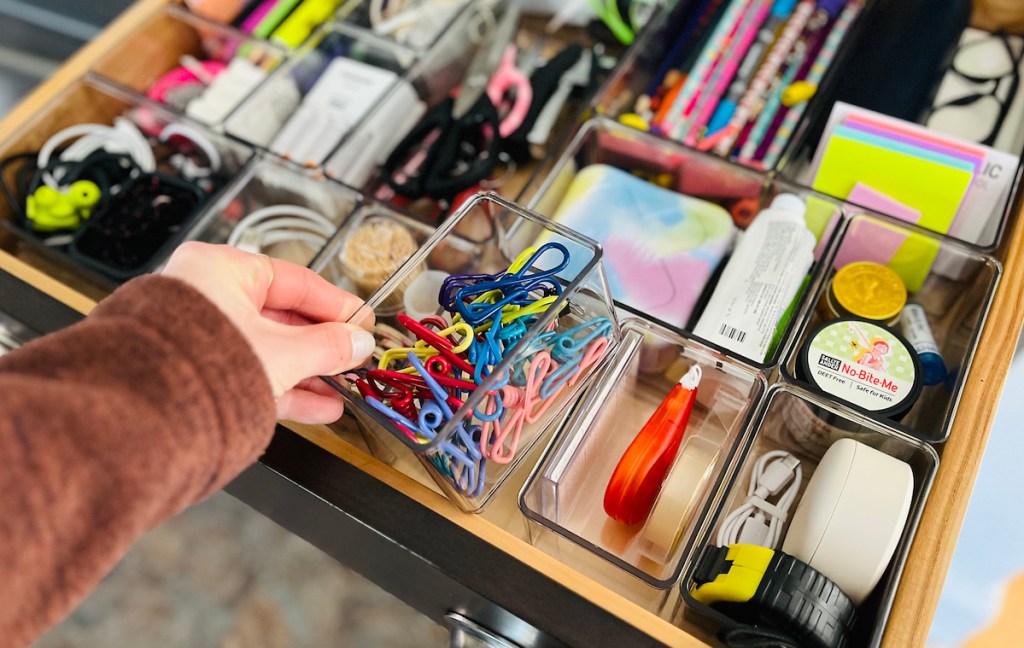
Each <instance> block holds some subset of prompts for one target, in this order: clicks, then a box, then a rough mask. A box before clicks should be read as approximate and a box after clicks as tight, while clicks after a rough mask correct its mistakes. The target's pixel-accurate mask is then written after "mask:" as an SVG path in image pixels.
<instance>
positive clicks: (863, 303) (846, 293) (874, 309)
mask: <svg viewBox="0 0 1024 648" xmlns="http://www.w3.org/2000/svg"><path fill="white" fill-rule="evenodd" d="M832 295H833V297H834V298H835V301H836V303H837V304H838V306H839V307H840V308H842V309H843V310H845V311H846V312H848V313H850V314H851V315H854V316H856V317H862V318H864V319H867V320H873V321H876V322H890V321H892V320H895V319H896V317H897V316H898V315H899V314H900V311H902V310H903V307H904V306H905V305H906V303H907V287H906V286H905V285H904V284H903V280H902V279H900V276H899V275H898V274H896V273H895V272H893V271H892V270H890V269H889V268H887V267H885V266H884V265H879V264H877V263H873V262H871V261H857V262H855V263H851V264H849V265H847V266H844V267H842V268H840V269H839V271H838V272H836V276H835V277H833V279H832Z"/></svg>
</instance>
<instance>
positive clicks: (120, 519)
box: [0, 277, 274, 645]
mask: <svg viewBox="0 0 1024 648" xmlns="http://www.w3.org/2000/svg"><path fill="white" fill-rule="evenodd" d="M273 422H274V402H273V399H272V397H271V393H270V386H269V383H268V382H267V379H266V377H265V375H264V373H263V370H262V367H261V365H260V363H259V361H258V360H257V358H256V356H255V355H254V354H253V352H252V350H251V349H250V348H249V347H248V345H247V344H246V342H245V341H244V339H243V338H242V336H241V335H240V334H239V333H238V332H237V331H236V330H235V329H234V328H233V327H232V325H231V324H230V323H229V322H228V321H227V319H226V318H225V317H224V316H223V315H221V314H220V312H219V311H217V309H216V307H215V306H213V305H212V304H211V303H209V302H208V301H206V300H205V299H204V298H202V297H201V296H200V295H199V294H198V293H196V292H195V291H193V290H192V289H191V288H189V287H187V286H185V285H184V284H182V283H180V282H177V281H173V280H170V279H166V278H159V277H148V278H146V279H144V280H141V281H136V282H133V283H132V284H129V285H127V286H126V287H125V288H122V289H121V290H120V291H119V292H118V293H116V294H115V295H114V296H113V297H111V298H110V299H109V300H107V301H105V302H104V303H102V304H100V306H98V307H97V309H96V311H95V312H94V314H93V315H91V316H90V317H89V318H87V319H86V320H85V321H83V322H82V323H80V324H78V325H76V326H74V327H71V328H70V329H67V330H65V331H62V332H60V333H58V334H56V335H54V336H49V337H47V338H44V339H41V340H39V341H37V342H35V343H32V344H30V345H28V346H26V347H25V348H24V349H21V350H19V351H17V352H14V353H12V354H9V355H8V356H5V357H4V358H3V359H0V457H3V458H4V466H3V468H2V469H0V511H3V514H2V517H0V573H2V574H4V581H3V585H0V588H2V590H3V591H4V596H3V597H2V598H3V599H4V600H5V603H6V604H5V605H4V606H2V607H0V637H3V638H4V639H0V644H2V643H4V642H6V641H8V640H10V641H11V645H23V644H25V643H27V642H29V641H31V640H33V639H35V638H36V637H37V636H38V634H39V633H41V632H42V631H43V630H45V629H46V628H48V627H49V626H50V625H52V624H53V623H54V622H55V621H56V620H58V619H59V618H61V617H63V616H64V615H65V614H66V613H67V612H68V611H69V610H70V609H71V608H72V607H73V606H74V605H76V604H77V603H78V602H79V601H80V600H81V599H82V598H83V597H84V596H85V594H87V593H88V591H89V590H90V589H91V588H92V587H94V586H95V585H96V583H98V582H99V580H101V579H102V577H103V576H104V575H105V574H106V573H107V572H108V571H109V570H110V569H111V568H112V567H113V565H114V564H115V563H116V562H117V561H118V560H119V559H120V557H121V556H122V555H123V554H124V552H125V551H126V550H127V548H128V546H129V545H130V544H131V543H132V542H133V541H134V540H135V539H136V538H137V537H138V536H139V535H140V534H141V533H142V532H144V531H146V530H147V529H149V528H151V527H153V526H155V525H156V524H158V523H159V522H160V521H162V520H163V519H165V518H167V517H169V516H171V515H173V514H175V513H177V512H178V511H180V510H182V509H183V508H185V507H186V506H188V505H189V504H191V503H193V502H195V501H197V500H199V499H202V498H203V497H205V496H207V495H209V494H210V493H212V492H214V491H215V490H216V489H218V488H220V487H221V486H222V485H224V483H226V482H227V481H229V480H230V479H231V478H232V477H234V476H235V475H236V474H237V473H238V472H240V471H241V470H242V469H243V468H244V467H245V466H246V465H248V464H249V463H251V462H252V461H254V460H255V459H256V458H257V457H258V456H259V454H260V452H261V451H262V450H263V448H265V447H266V444H267V443H268V441H269V438H270V435H271V434H272V431H273Z"/></svg>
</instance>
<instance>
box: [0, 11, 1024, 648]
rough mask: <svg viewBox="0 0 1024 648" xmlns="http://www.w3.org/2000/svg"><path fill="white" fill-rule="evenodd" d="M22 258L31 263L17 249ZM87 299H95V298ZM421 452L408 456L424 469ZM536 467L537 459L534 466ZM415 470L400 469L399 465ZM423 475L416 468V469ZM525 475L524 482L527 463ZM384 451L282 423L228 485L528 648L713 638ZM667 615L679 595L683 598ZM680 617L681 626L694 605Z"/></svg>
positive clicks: (64, 82) (432, 608) (16, 266)
mask: <svg viewBox="0 0 1024 648" xmlns="http://www.w3.org/2000/svg"><path fill="white" fill-rule="evenodd" d="M166 4H168V0H139V1H138V2H137V3H136V4H135V5H134V6H133V7H132V8H131V9H129V10H128V11H127V12H126V13H125V14H124V15H123V16H122V17H121V18H120V19H118V20H117V21H116V22H115V23H114V24H112V25H111V26H110V27H109V28H108V29H107V30H106V31H105V32H104V33H103V34H102V35H101V36H100V37H98V38H97V39H95V40H94V41H93V42H92V43H90V44H89V45H88V46H86V47H85V48H84V49H83V50H82V51H81V52H80V53H79V54H78V55H76V56H75V57H74V58H73V59H71V60H70V61H69V62H68V63H67V64H66V65H65V66H64V67H63V68H61V70H60V71H59V72H58V73H57V74H55V75H54V76H53V77H52V78H50V79H49V80H48V81H46V82H45V83H44V84H43V85H42V86H40V87H39V88H38V89H37V90H36V91H35V92H34V93H33V94H32V95H31V96H30V97H29V98H27V99H26V100H25V101H24V102H23V103H22V104H21V105H19V106H18V107H17V108H16V109H15V110H14V111H13V112H11V113H10V114H9V115H8V116H7V117H6V118H5V119H4V120H3V121H2V122H0V142H3V141H6V140H8V139H10V138H13V137H22V136H24V135H25V133H24V132H23V127H24V125H26V124H28V123H29V122H30V121H31V120H32V118H33V116H34V115H35V114H36V113H37V112H38V111H39V110H40V108H41V107H42V106H44V105H46V104H47V103H48V102H49V101H50V100H51V99H52V98H53V97H55V96H57V95H58V94H60V93H61V92H62V91H63V90H64V89H66V88H67V87H68V86H69V85H71V84H72V83H74V82H75V81H77V80H79V79H80V78H82V77H83V76H85V75H86V74H87V73H88V71H89V70H90V69H91V68H92V67H93V66H94V65H95V64H96V62H97V61H99V60H100V59H101V58H102V57H103V55H104V54H105V53H106V52H107V51H109V50H110V48H111V46H112V45H113V44H114V43H117V42H120V41H122V40H124V39H126V38H127V37H128V36H129V35H131V34H132V33H134V31H135V30H136V29H137V28H138V27H139V26H140V25H142V24H143V23H145V22H146V21H147V20H149V19H150V18H151V17H152V16H153V15H154V14H155V13H156V12H159V11H162V10H163V8H164V7H165V5H166ZM1020 211H1021V205H1020V202H1019V200H1018V202H1017V204H1016V205H1015V206H1014V209H1013V216H1012V218H1011V220H1010V224H1009V226H1008V229H1007V235H1006V237H1005V239H1004V242H1003V244H1002V246H1001V247H1000V248H999V249H998V250H997V252H996V256H997V257H998V258H999V259H1000V260H1001V261H1002V262H1003V263H1004V264H1005V267H1004V275H1003V280H1002V282H1001V284H1000V285H999V287H998V290H997V293H996V296H995V299H994V302H993V305H992V309H991V312H990V315H989V317H988V320H987V324H986V326H985V329H984V332H983V334H982V336H981V341H980V346H979V347H978V352H977V355H976V359H975V361H974V363H973V365H972V367H971V372H970V376H969V378H968V381H967V384H966V388H965V391H964V394H963V398H962V401H961V404H960V407H959V411H958V412H957V415H956V418H955V421H954V424H953V428H952V433H951V436H950V439H949V441H948V442H947V443H946V444H945V445H944V447H942V448H941V454H942V461H941V464H940V467H939V470H938V474H937V478H936V481H935V484H934V487H933V489H932V493H931V496H930V498H929V500H928V503H927V506H926V508H925V511H924V516H923V519H922V521H921V524H920V527H919V530H918V532H917V536H916V538H915V540H914V544H913V547H912V549H911V552H910V557H909V561H908V563H907V566H906V570H905V572H904V574H903V577H902V580H901V582H900V586H899V590H898V594H897V597H896V602H895V607H894V608H893V611H892V616H891V618H890V622H889V624H888V628H887V631H886V634H885V638H884V641H883V644H884V645H886V646H897V647H901V648H902V647H904V646H920V645H924V643H925V640H926V637H927V634H928V629H929V627H930V624H931V619H932V616H933V614H934V612H935V609H936V606H937V603H938V599H939V594H940V592H941V590H942V585H943V581H944V578H945V573H946V570H947V569H948V567H949V564H950V561H951V559H952V554H953V549H954V546H955V541H956V537H957V535H958V530H959V528H960V525H961V523H962V521H963V516H964V513H965V510H966V506H967V502H968V498H969V495H970V491H971V487H972V485H973V483H974V480H975V477H976V475H977V472H978V469H979V465H980V461H981V457H982V454H983V452H984V448H985V443H986V441H987V438H988V434H989V429H990V426H991V423H992V420H993V417H994V415H995V411H996V407H997V404H998V400H999V399H998V394H999V393H1000V392H1001V390H1002V387H1003V382H1004V380H1005V377H1006V373H1007V370H1008V367H1009V363H1010V360H1011V357H1012V353H1010V350H1012V349H1013V348H1014V347H1015V345H1016V342H1017V337H1018V333H1019V331H1020V330H1021V325H1022V322H1024V297H1022V296H1021V295H1022V294H1024V266H1022V263H1024V259H1022V256H1024V220H1022V219H1021V218H1020V217H1019V216H1020ZM0 245H2V246H4V247H5V248H7V249H9V250H10V251H11V252H12V253H13V254H6V253H0V269H2V270H5V271H7V272H8V273H11V274H12V275H14V276H16V277H18V278H20V279H21V280H22V281H23V282H25V283H27V284H29V285H31V286H33V287H34V288H36V289H37V290H38V291H39V292H41V293H43V294H45V295H48V296H49V297H51V298H52V299H55V300H57V301H58V302H60V303H62V304H64V305H66V306H67V307H69V308H70V309H73V310H75V311H77V312H80V313H86V312H88V310H89V309H90V308H91V307H92V305H93V304H94V301H93V299H94V298H95V297H97V296H98V293H97V292H96V291H95V290H93V289H91V288H90V286H88V285H79V284H78V283H77V282H76V278H75V276H74V275H73V274H69V273H67V272H61V271H59V269H55V268H53V267H52V266H48V265H47V264H46V261H45V259H44V258H39V257H36V256H32V255H30V254H28V253H27V252H26V251H25V250H23V249H21V248H20V247H19V246H17V245H16V244H15V242H12V241H3V240H0ZM19 255H21V256H22V258H18V256H19ZM83 292H85V293H86V294H87V295H88V296H85V295H83ZM411 463H412V460H411V459H410V464H411ZM526 463H529V462H526ZM399 467H401V466H399ZM414 470H415V468H412V469H410V470H409V472H414ZM520 472H521V473H523V474H521V475H519V482H520V483H521V482H522V480H523V479H525V476H526V475H525V471H520ZM428 483H429V478H426V477H424V479H423V480H417V479H415V478H413V477H410V476H408V475H407V474H405V471H404V470H403V471H400V470H398V469H397V468H396V467H393V466H389V465H386V464H384V463H382V462H381V461H379V460H377V459H375V458H373V457H372V456H371V455H370V454H369V453H368V452H367V451H366V450H365V448H363V447H361V444H360V441H359V438H358V436H355V435H344V434H343V435H338V434H336V433H335V432H333V431H331V430H328V429H327V428H319V427H300V426H292V427H291V428H284V427H282V428H279V430H278V434H277V436H276V438H275V440H274V442H273V443H272V445H271V446H270V448H269V450H268V452H267V454H266V456H265V457H264V458H263V459H262V460H261V462H260V464H259V465H257V466H255V467H253V468H252V469H250V470H249V471H248V472H247V473H245V474H244V475H243V476H242V477H241V478H239V480H238V481H236V482H235V483H234V484H233V485H232V486H231V487H230V488H229V490H230V491H231V492H233V493H234V494H236V495H237V496H238V497H240V498H242V499H243V500H245V501H246V502H248V503H250V504H251V505H252V506H253V507H254V508H256V509H257V510H260V511H261V512H263V513H265V514H266V515H268V516H269V517H271V518H273V519H275V520H277V521H278V522H279V523H281V524H282V525H284V526H286V527H288V528H290V529H292V530H293V531H295V532H296V533H298V534H299V535H302V536H303V537H306V538H307V539H309V540H310V541H311V542H313V543H314V544H316V545H317V546H319V547H321V548H323V549H324V550H325V551H328V552H329V553H331V554H332V555H334V556H335V557H337V558H338V559H339V560H340V561H342V562H344V563H346V564H349V565H351V566H353V567H354V568H355V569H357V570H358V571H360V572H362V573H363V574H364V575H366V576H368V577H369V578H371V579H372V580H375V581H376V582H378V583H379V584H381V585H382V586H383V587H385V588H386V589H389V590H391V591H393V592H395V593H396V594H398V595H399V596H400V597H402V598H404V599H405V600H407V601H408V602H410V603H411V604H412V605H413V606H414V607H417V608H418V609H420V610H421V611H423V612H425V613H427V614H429V615H431V616H432V617H433V618H435V619H436V620H438V621H441V617H442V616H443V614H444V613H445V612H446V611H448V610H455V611H457V612H459V613H461V614H463V615H465V616H467V617H469V618H470V619H473V620H475V621H477V622H478V623H480V624H481V625H483V626H485V627H491V628H493V629H495V630H496V631H498V632H499V633H500V634H502V635H503V636H505V637H507V638H508V639H510V640H512V641H515V642H516V643H520V644H522V645H581V646H587V645H620V646H625V645H629V646H633V645H646V644H659V643H661V644H667V645H673V646H691V645H703V644H704V643H705V642H708V641H712V639H713V638H712V637H710V636H709V635H708V634H707V633H706V632H705V631H704V630H702V629H700V628H697V627H694V626H692V625H683V626H682V627H678V626H677V625H675V624H673V623H672V622H670V621H669V620H667V619H666V618H663V617H662V616H659V615H658V614H655V613H653V612H650V611H648V610H647V609H645V607H643V606H641V605H639V604H637V603H635V602H632V601H630V600H629V598H628V597H627V596H624V595H623V594H622V593H621V592H623V587H625V588H626V589H627V590H628V587H629V586H628V585H625V586H621V585H620V586H617V587H614V588H613V587H610V586H607V585H604V584H602V583H601V582H599V580H600V579H595V578H592V577H591V576H588V575H587V574H586V573H582V572H581V571H579V570H577V569H574V568H573V567H570V566H569V565H566V564H564V563H563V562H561V561H559V560H558V559H557V558H555V557H553V556H551V555H548V554H547V553H544V552H542V551H540V550H539V549H537V548H535V547H534V546H532V545H531V544H530V542H529V539H528V538H529V535H528V531H527V529H526V522H525V519H523V517H522V515H521V514H520V512H519V510H518V507H517V504H516V496H517V492H518V488H517V487H516V485H515V484H508V485H506V487H505V488H504V489H503V490H504V492H503V493H502V495H500V496H499V497H498V498H497V500H496V502H495V503H494V504H493V505H492V506H491V507H489V508H488V509H487V510H486V511H485V512H484V513H483V514H481V515H472V514H466V513H462V512H461V511H459V510H458V509H457V508H456V507H455V506H454V505H453V504H451V503H450V502H449V501H448V500H447V499H445V498H444V496H442V495H441V494H440V493H439V492H437V491H436V490H435V489H434V488H433V487H432V486H430V485H428ZM666 605H667V608H666V609H668V610H670V611H671V610H672V608H673V607H674V602H672V601H669V602H668V603H667V604H666ZM665 616H672V617H674V618H677V619H681V618H682V617H681V615H680V614H675V615H672V614H670V613H666V614H665Z"/></svg>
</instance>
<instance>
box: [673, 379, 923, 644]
mask: <svg viewBox="0 0 1024 648" xmlns="http://www.w3.org/2000/svg"><path fill="white" fill-rule="evenodd" d="M840 439H853V440H855V441H859V442H860V443H863V444H865V445H867V446H869V447H871V448H874V449H876V450H879V451H881V452H882V453H884V454H886V455H889V456H890V457H894V458H896V459H899V460H901V461H903V462H905V463H907V464H908V465H909V466H910V469H911V473H912V475H913V489H912V493H911V501H910V506H909V512H908V514H907V519H906V523H905V525H904V527H903V530H902V533H901V534H900V535H899V541H898V543H897V545H896V548H895V550H894V552H893V555H892V558H891V559H890V560H889V563H888V566H887V567H886V568H885V571H884V573H883V575H882V577H881V579H880V580H879V582H878V584H877V585H876V586H875V587H874V589H873V590H872V592H871V594H870V596H868V597H867V598H866V599H865V600H864V601H863V602H862V603H861V604H860V605H858V606H857V610H856V614H855V617H854V626H853V632H852V635H851V636H850V637H849V640H848V641H847V643H846V645H848V646H868V645H871V646H875V645H878V644H879V642H880V641H881V638H882V633H883V632H884V630H885V624H886V619H887V618H888V615H889V611H890V609H891V608H892V603H893V599H894V598H895V596H896V588H897V587H898V585H899V581H900V577H901V575H902V572H903V567H904V564H905V563H906V560H907V554H908V552H909V551H910V545H911V543H912V542H913V539H914V534H915V532H916V531H917V526H918V523H919V522H920V519H921V514H922V512H923V510H924V505H925V501H926V500H927V498H928V493H929V491H930V490H931V486H932V482H933V480H934V477H935V472H936V470H937V469H938V464H939V457H938V455H937V454H936V452H935V450H933V449H932V448H931V447H930V446H929V445H927V444H925V443H922V442H921V441H918V440H916V439H913V438H911V437H908V436H906V435H904V434H901V433H899V432H897V431H895V430H893V429H891V428H889V427H886V426H884V425H882V424H880V423H878V422H877V421H874V420H872V419H869V418H866V417H864V416H861V415H860V414H858V413H856V412H853V411H852V410H849V409H846V408H844V407H843V406H841V405H836V404H835V403H834V402H832V401H829V400H826V399H824V398H821V397H819V396H817V395H815V394H812V393H810V392H808V391H806V390H803V389H801V388H800V387H797V386H793V385H789V384H778V385H775V386H773V387H772V388H771V389H769V390H768V396H767V399H766V401H765V404H764V406H763V408H762V409H761V410H760V411H759V412H758V414H757V416H756V418H755V421H754V424H753V427H752V433H751V434H749V435H746V437H745V440H744V441H743V443H742V444H741V447H740V448H739V449H738V450H737V453H736V457H735V460H734V461H733V463H732V468H731V470H730V472H729V473H728V475H727V478H726V479H725V480H724V486H723V488H722V490H721V492H720V493H719V494H718V496H716V498H715V504H714V505H713V507H712V511H711V513H710V516H709V519H708V523H707V524H706V525H705V528H704V530H703V531H702V532H701V534H700V535H699V536H698V537H697V541H696V543H695V544H694V546H693V547H692V551H691V553H690V555H689V556H688V558H687V560H688V562H687V565H688V566H687V569H686V570H685V571H684V573H683V577H682V580H681V582H680V587H681V589H682V595H683V602H684V604H683V605H682V606H681V610H679V611H677V620H678V621H685V622H693V623H696V624H697V625H700V626H703V627H709V628H710V629H712V630H717V629H719V628H722V627H728V626H731V625H735V623H736V622H735V621H734V620H733V619H731V618H730V617H729V616H727V615H726V614H723V613H722V612H721V611H719V610H715V609H713V608H711V607H709V606H707V605H704V604H702V603H699V602H698V601H696V600H695V599H694V598H693V596H692V594H691V593H690V588H691V586H692V585H693V584H694V582H693V577H694V572H695V571H696V568H697V558H698V556H699V554H700V552H701V550H702V549H703V548H704V547H705V546H707V545H716V546H717V545H719V543H718V534H719V531H720V529H721V527H722V525H723V522H724V521H725V518H726V516H727V515H728V514H729V513H730V512H732V511H735V510H736V509H737V508H738V507H739V506H740V505H741V504H742V503H743V501H744V500H745V499H746V497H747V486H748V484H749V481H750V474H751V469H752V468H753V466H754V464H755V462H756V461H757V460H758V458H760V457H761V456H762V455H763V454H764V453H766V452H770V451H775V450H782V451H786V452H789V453H791V454H793V455H794V456H795V457H796V458H797V459H798V460H799V462H800V469H801V472H802V476H801V485H800V488H799V491H798V493H797V497H796V499H795V500H794V501H793V502H792V504H791V506H790V508H789V516H788V517H787V518H786V520H784V521H783V524H782V529H781V532H782V533H781V537H780V541H779V545H778V547H776V549H777V550H779V549H781V548H782V544H783V539H784V538H785V535H786V533H787V532H788V530H789V522H790V521H791V520H792V517H793V513H794V512H795V511H796V508H797V507H798V506H799V504H800V499H801V498H802V497H803V494H804V489H805V488H806V485H807V482H808V480H810V478H811V477H812V475H813V474H814V471H815V469H816V467H817V465H818V463H819V462H820V461H821V458H822V456H823V454H824V453H825V450H826V449H827V448H828V447H830V446H831V445H832V443H834V442H836V441H839V440H840ZM822 441H824V442H825V443H821V442H822ZM869 522H870V520H866V521H865V524H867V523H869ZM679 615H681V616H682V618H681V619H680V618H678V616H679Z"/></svg>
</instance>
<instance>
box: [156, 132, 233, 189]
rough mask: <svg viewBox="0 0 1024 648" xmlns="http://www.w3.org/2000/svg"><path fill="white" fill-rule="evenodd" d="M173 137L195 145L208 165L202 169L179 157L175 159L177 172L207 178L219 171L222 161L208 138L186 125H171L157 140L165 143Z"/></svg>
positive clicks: (183, 156)
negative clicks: (181, 138)
mask: <svg viewBox="0 0 1024 648" xmlns="http://www.w3.org/2000/svg"><path fill="white" fill-rule="evenodd" d="M175 135H177V136H178V137H183V138H185V139H187V140H188V141H190V142H192V143H193V144H195V145H196V146H197V147H198V148H199V150H201V151H202V152H203V155H205V156H206V159H207V161H209V163H210V166H209V167H206V168H203V167H200V166H199V165H197V164H195V163H194V162H193V161H192V160H191V159H190V158H189V157H188V156H186V155H181V157H179V158H177V160H175V162H176V163H177V167H178V170H179V171H181V173H182V174H184V175H186V176H189V177H192V178H207V177H209V176H211V175H213V174H214V173H217V172H218V171H220V167H221V165H222V164H223V160H222V159H221V157H220V152H219V151H218V150H217V147H215V146H214V145H213V142H211V141H210V139H209V138H208V137H206V136H205V135H203V134H202V133H200V132H199V131H198V130H196V129H195V128H192V127H191V126H188V125H186V124H180V123H172V124H167V126H165V127H164V129H163V130H162V131H160V138H159V139H160V141H161V142H166V141H168V140H170V139H171V138H172V137H174V136H175Z"/></svg>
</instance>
